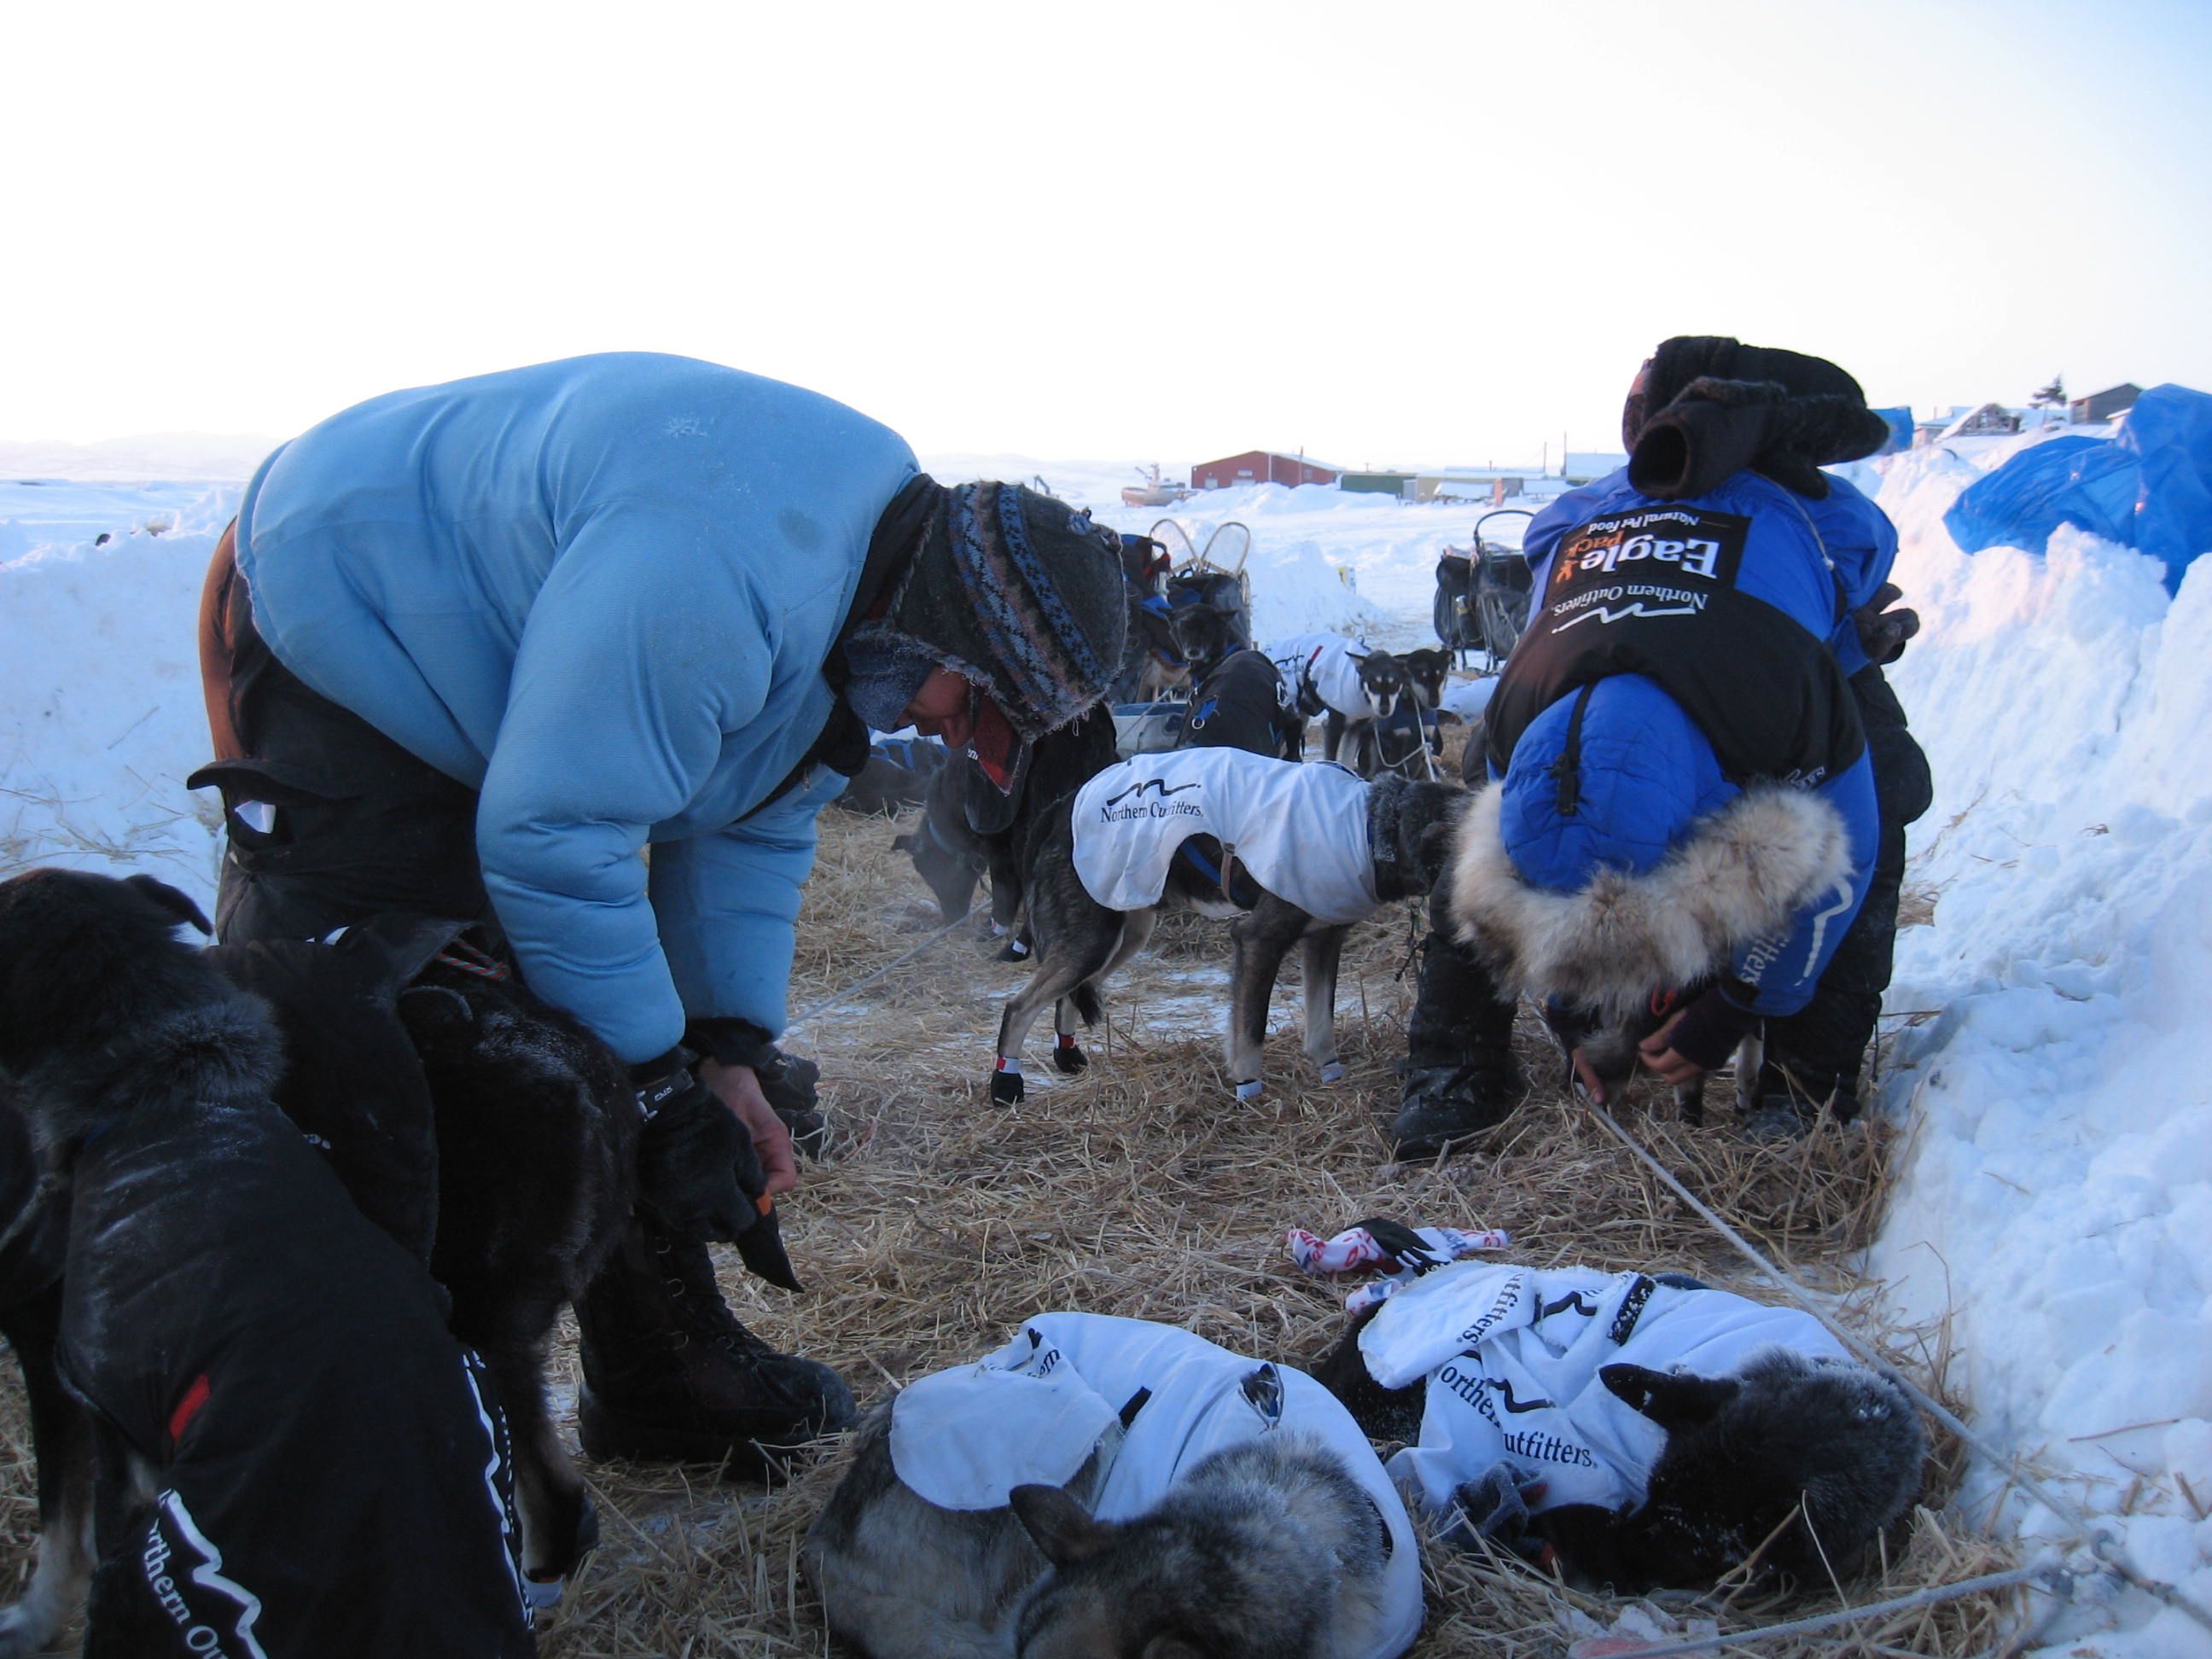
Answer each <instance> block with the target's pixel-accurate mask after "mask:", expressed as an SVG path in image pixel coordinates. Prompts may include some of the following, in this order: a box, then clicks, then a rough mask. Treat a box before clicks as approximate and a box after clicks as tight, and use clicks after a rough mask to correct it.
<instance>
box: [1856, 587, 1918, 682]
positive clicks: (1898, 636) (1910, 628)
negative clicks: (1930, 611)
mask: <svg viewBox="0 0 2212 1659" xmlns="http://www.w3.org/2000/svg"><path fill="white" fill-rule="evenodd" d="M1904 597H1905V592H1904V590H1903V589H1901V588H1899V586H1898V585H1897V584H1896V583H1895V582H1884V583H1883V584H1882V585H1881V587H1880V588H1878V589H1877V590H1875V596H1874V598H1873V599H1869V601H1868V602H1867V603H1866V604H1864V605H1861V606H1860V607H1859V608H1858V609H1857V610H1856V611H1852V612H1851V623H1852V625H1853V626H1854V627H1856V628H1857V630H1858V636H1859V649H1860V650H1862V651H1863V652H1865V653H1866V654H1867V660H1868V661H1869V662H1873V663H1878V664H1888V663H1893V662H1895V661H1896V660H1897V659H1899V657H1901V656H1903V655H1904V654H1905V641H1908V640H1910V639H1911V637H1912V636H1913V635H1916V634H1917V633H1918V632H1919V631H1920V613H1919V612H1918V611H1915V610H1913V609H1911V607H1910V606H1908V605H1899V604H1898V601H1899V599H1903V598H1904Z"/></svg>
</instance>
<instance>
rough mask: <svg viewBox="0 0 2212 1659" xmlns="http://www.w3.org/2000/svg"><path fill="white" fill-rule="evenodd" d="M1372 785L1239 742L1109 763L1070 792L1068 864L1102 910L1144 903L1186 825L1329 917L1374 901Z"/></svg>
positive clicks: (1317, 915) (1274, 887) (1283, 893)
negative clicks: (1071, 858)
mask: <svg viewBox="0 0 2212 1659" xmlns="http://www.w3.org/2000/svg"><path fill="white" fill-rule="evenodd" d="M1368 788H1369V786H1368V785H1367V784H1366V783H1365V782H1364V781H1363V780H1361V779H1360V778H1359V777H1358V776H1357V775H1354V774H1352V773H1351V772H1347V771H1346V770H1345V769H1343V768H1342V767H1340V766H1329V765H1322V764H1315V765H1308V764H1305V763H1301V762H1298V761H1281V760H1276V759H1274V758H1273V757H1270V756H1267V755H1253V754H1248V753H1246V752H1245V751H1244V750H1241V749H1179V750H1170V751H1168V752H1166V753H1164V754H1152V755H1138V756H1135V757H1133V758H1131V759H1129V760H1126V761H1122V762H1121V763H1119V764H1117V765H1114V766H1109V767H1108V768H1107V769H1105V770H1104V771H1103V772H1101V773H1099V774H1098V775H1097V776H1096V777H1094V778H1092V779H1091V781H1090V782H1088V783H1086V784H1085V785H1084V786H1083V787H1082V788H1081V789H1080V790H1079V791H1078V792H1077V793H1076V797H1075V806H1074V817H1073V830H1074V837H1075V873H1076V876H1077V878H1079V880H1080V881H1081V882H1082V883H1083V890H1084V891H1085V892H1087V893H1089V894H1090V895H1091V897H1092V898H1093V899H1095V900H1097V902H1099V903H1101V904H1103V905H1104V906H1105V907H1106V908H1108V909H1109V910H1146V909H1150V908H1152V906H1153V905H1155V904H1158V902H1160V896H1161V894H1162V893H1163V892H1164V891H1165V890H1166V887H1167V879H1168V866H1169V864H1170V862H1171V861H1172V860H1173V859H1174V858H1175V855H1176V850H1177V849H1178V848H1181V847H1182V844H1183V842H1186V841H1188V839H1189V838H1190V837H1191V836H1212V837H1213V838H1214V839H1215V840H1217V841H1218V842H1220V843H1221V844H1222V846H1223V847H1224V848H1226V849H1230V850H1231V851H1232V852H1233V854H1234V855H1235V859H1236V862H1237V864H1238V865H1240V866H1243V867H1244V868H1246V869H1249V871H1250V872H1252V875H1253V877H1254V878H1255V879H1256V880H1257V881H1258V882H1259V884H1261V886H1262V887H1264V888H1266V889H1267V891H1269V892H1270V893H1273V894H1274V895H1275V896H1276V897H1278V898H1280V899H1286V900H1288V901H1289V902H1291V903H1292V904H1295V905H1297V907H1298V908H1300V909H1302V910H1304V911H1306V912H1307V913H1309V914H1310V915H1312V917H1313V918H1314V920H1315V921H1322V922H1328V923H1332V924H1335V923H1342V922H1352V921H1361V920H1363V919H1364V918H1365V917H1367V916H1370V915H1373V914H1374V913H1375V909H1376V906H1377V905H1378V904H1380V903H1381V902H1382V900H1381V899H1380V897H1379V896H1377V893H1376V885H1375V865H1374V859H1373V856H1372V852H1371V849H1370V848H1369V846H1368V833H1367V797H1368Z"/></svg>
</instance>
